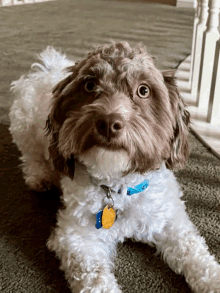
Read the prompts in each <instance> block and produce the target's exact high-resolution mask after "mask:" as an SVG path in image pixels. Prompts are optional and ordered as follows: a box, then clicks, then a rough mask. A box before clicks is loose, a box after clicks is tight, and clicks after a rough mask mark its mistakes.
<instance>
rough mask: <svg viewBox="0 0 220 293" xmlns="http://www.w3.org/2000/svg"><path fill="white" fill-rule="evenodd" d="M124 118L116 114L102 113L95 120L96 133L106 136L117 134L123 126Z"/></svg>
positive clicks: (110, 136)
mask: <svg viewBox="0 0 220 293" xmlns="http://www.w3.org/2000/svg"><path fill="white" fill-rule="evenodd" d="M124 124H125V123H124V120H123V119H122V118H121V116H120V115H118V114H110V115H102V116H99V117H98V119H97V121H96V124H95V126H96V129H97V131H98V133H99V134H100V135H102V136H104V137H106V138H108V139H109V138H112V137H116V136H118V135H119V134H120V133H121V131H122V129H123V128H124Z"/></svg>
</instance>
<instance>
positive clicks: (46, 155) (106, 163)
mask: <svg viewBox="0 0 220 293" xmlns="http://www.w3.org/2000/svg"><path fill="white" fill-rule="evenodd" d="M39 57H40V59H41V63H35V64H33V65H32V67H33V68H32V69H33V70H32V71H31V72H30V73H29V74H28V75H27V76H22V77H21V78H20V79H19V80H17V81H14V82H13V83H12V91H13V93H14V95H15V100H14V103H13V105H12V107H11V110H10V120H11V125H10V132H11V134H12V137H13V141H14V143H16V144H17V146H18V149H19V150H20V151H21V153H22V156H21V161H22V165H21V166H22V170H23V174H24V178H25V182H26V184H27V185H28V186H29V187H30V188H31V189H34V190H37V191H44V190H47V189H50V188H51V187H52V186H54V185H55V186H56V187H57V188H61V189H62V193H63V195H62V201H63V205H64V208H62V209H60V210H59V212H58V217H57V225H56V228H55V229H54V231H53V232H52V234H51V236H50V238H49V240H48V247H49V249H50V250H52V251H54V252H55V253H56V256H57V257H58V258H59V259H60V261H61V269H62V270H63V271H64V272H65V277H66V279H67V280H68V283H69V286H70V288H71V290H72V292H74V293H76V292H81V293H83V292H92V293H101V292H102V293H104V292H105V293H119V292H122V291H121V289H120V287H119V285H118V284H117V282H116V279H115V277H114V274H113V268H114V264H113V262H114V257H115V254H116V244H117V243H118V242H123V241H124V240H125V239H127V238H132V239H134V240H135V241H142V242H144V243H147V244H149V245H154V246H155V247H156V249H157V253H161V255H162V257H163V259H164V260H165V261H166V262H167V263H168V265H169V266H170V268H171V269H172V270H174V271H175V272H176V273H177V274H183V275H184V276H185V279H186V282H187V283H188V284H189V286H190V287H191V289H192V290H193V291H194V292H198V293H202V292H206V293H208V292H209V293H211V292H212V293H214V292H215V293H217V292H220V265H219V264H218V263H217V262H216V260H215V258H214V256H212V255H210V253H209V252H208V248H207V245H206V243H205V240H204V239H203V238H202V237H201V236H200V235H199V232H198V231H197V229H196V227H195V226H194V224H193V223H192V222H191V221H190V219H189V217H188V215H187V213H186V211H185V204H184V202H183V201H182V200H181V196H182V191H181V188H180V186H179V184H178V182H177V180H176V178H175V176H174V174H173V169H175V168H178V167H181V166H183V165H184V163H185V162H186V160H187V159H188V156H189V145H188V130H189V125H190V117H189V113H188V111H187V110H186V107H185V106H184V103H183V101H182V100H181V97H180V94H179V92H178V89H177V86H176V84H175V77H174V73H173V72H172V71H159V70H158V69H157V68H156V66H155V62H154V60H153V58H152V57H151V56H150V55H149V54H148V52H147V50H146V49H145V48H144V47H143V46H141V45H138V46H136V47H131V46H130V45H129V44H128V43H126V42H119V43H115V42H112V43H109V44H106V45H103V46H97V47H95V48H94V50H93V51H91V52H90V53H88V55H87V56H86V57H85V58H84V59H82V60H80V61H79V62H76V63H74V62H73V61H71V60H68V59H67V57H66V56H65V55H62V54H61V53H60V52H57V51H56V50H55V49H54V48H52V47H48V48H47V49H46V50H45V51H44V52H42V53H41V54H40V56H39Z"/></svg>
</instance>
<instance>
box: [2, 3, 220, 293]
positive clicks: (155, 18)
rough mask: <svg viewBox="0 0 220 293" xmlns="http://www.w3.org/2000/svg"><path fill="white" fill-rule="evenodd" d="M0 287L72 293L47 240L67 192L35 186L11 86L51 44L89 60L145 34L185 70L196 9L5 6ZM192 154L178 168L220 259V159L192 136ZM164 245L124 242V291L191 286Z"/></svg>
mask: <svg viewBox="0 0 220 293" xmlns="http://www.w3.org/2000/svg"><path fill="white" fill-rule="evenodd" d="M0 14H1V32H0V49H1V50H0V51H1V66H0V78H1V86H0V122H1V124H0V178H1V179H0V180H1V181H0V182H1V188H0V292H4V293H21V292H22V293H24V292H25V293H26V292H27V293H49V292H52V293H56V292H62V293H69V292H70V291H69V289H68V286H67V283H66V281H65V279H64V276H63V273H62V272H61V271H60V270H59V261H58V260H56V259H55V257H54V255H53V253H50V252H49V251H48V250H47V248H46V247H45V243H46V241H47V239H48V237H49V234H50V230H51V227H53V226H54V225H55V222H56V212H57V209H58V207H59V193H58V192H57V191H51V192H48V193H45V194H37V193H35V192H30V191H29V190H28V189H27V187H26V186H25V184H24V181H23V178H22V174H21V171H20V169H19V168H18V165H19V163H20V162H19V160H18V156H19V152H18V150H17V148H16V146H15V145H14V144H12V143H11V137H10V134H9V132H8V124H9V119H8V109H9V107H10V106H11V104H12V98H11V94H10V92H9V85H10V82H11V81H12V80H15V79H17V78H19V76H20V75H21V74H23V73H26V72H27V71H28V70H29V67H30V64H31V63H33V62H34V60H35V59H34V58H35V55H36V54H37V53H39V52H40V51H41V50H43V49H44V48H45V47H46V46H47V45H53V46H55V47H56V48H61V50H62V51H63V52H65V53H66V54H67V55H68V56H71V57H72V58H76V59H77V58H80V57H82V56H83V55H84V54H85V53H86V52H88V51H89V50H90V48H91V46H92V45H93V44H98V43H101V44H102V43H105V42H107V41H109V40H110V39H113V40H116V41H117V40H126V41H129V42H130V43H131V44H136V43H138V42H140V41H142V42H143V43H144V44H145V45H147V46H148V50H149V52H150V53H151V54H153V55H155V56H157V57H158V66H159V68H161V69H165V68H175V67H176V66H177V65H178V63H179V62H180V61H182V60H183V59H184V58H185V57H186V56H187V55H188V54H190V50H191V38H192V24H193V10H191V9H180V8H176V7H171V6H164V5H160V4H152V3H143V2H140V3H138V2H126V1H122V2H118V1H107V0H106V1H105V0H93V1H89V0H62V1H54V2H45V3H38V4H31V5H22V6H16V7H5V8H0ZM189 138H190V143H191V156H190V160H189V162H188V164H187V165H186V167H185V168H184V169H182V170H180V171H178V172H177V173H176V175H177V177H178V179H179V181H180V183H181V185H182V188H183V190H184V192H185V195H184V200H185V201H186V206H187V211H188V213H189V215H190V218H191V219H192V221H193V222H194V223H195V225H196V226H197V227H198V229H199V231H200V233H201V234H202V236H204V237H205V239H206V241H207V243H208V245H209V248H210V252H211V253H213V254H214V255H215V256H216V258H217V260H218V261H219V262H220V250H219V243H220V224H219V223H220V194H219V190H220V161H219V160H218V159H217V158H215V157H214V156H213V155H212V154H211V153H210V152H209V150H208V149H206V148H205V147H204V146H203V145H202V144H201V143H200V142H198V140H197V139H196V138H195V137H194V136H193V135H192V134H190V137H189ZM154 253H155V249H154V248H150V247H148V246H147V245H144V244H141V243H133V242H131V241H126V242H125V243H124V244H120V245H118V250H117V258H116V260H115V275H116V278H117V279H118V283H119V284H120V285H121V288H122V290H123V293H128V292H129V293H132V292H137V293H139V292H152V293H156V292H158V293H180V292H182V293H188V292H191V291H190V289H189V288H188V286H187V284H186V282H185V280H184V278H183V277H182V276H178V275H176V274H175V273H173V272H172V271H171V270H170V269H169V267H168V266H167V265H166V264H164V263H163V261H162V260H161V259H160V257H159V256H157V257H156V256H155V255H154Z"/></svg>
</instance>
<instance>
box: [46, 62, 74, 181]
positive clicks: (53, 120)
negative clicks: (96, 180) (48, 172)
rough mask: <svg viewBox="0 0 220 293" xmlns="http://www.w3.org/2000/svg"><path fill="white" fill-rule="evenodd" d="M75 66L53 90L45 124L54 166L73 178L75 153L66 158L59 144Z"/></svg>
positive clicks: (69, 69) (70, 68)
mask: <svg viewBox="0 0 220 293" xmlns="http://www.w3.org/2000/svg"><path fill="white" fill-rule="evenodd" d="M74 68H75V66H72V67H69V68H68V69H67V71H69V72H72V73H71V74H70V75H69V76H67V77H66V78H64V79H63V80H62V81H60V82H59V83H58V84H57V85H56V86H55V87H54V89H53V90H52V94H53V97H52V104H51V109H50V113H49V115H48V119H47V121H46V126H45V129H46V136H49V139H50V145H49V148H48V151H49V155H50V159H51V160H52V162H53V165H54V168H55V169H56V170H58V171H59V172H60V173H61V174H64V175H67V176H69V177H70V178H71V179H73V176H74V170H75V162H74V155H73V154H71V155H70V157H69V158H68V159H66V158H64V157H63V155H62V154H61V153H60V151H59V147H58V144H59V130H60V128H61V127H62V124H63V122H64V121H65V119H66V115H67V110H68V109H67V108H68V107H67V103H66V101H67V100H68V94H69V91H70V89H71V83H72V82H73V80H74V78H75V72H74Z"/></svg>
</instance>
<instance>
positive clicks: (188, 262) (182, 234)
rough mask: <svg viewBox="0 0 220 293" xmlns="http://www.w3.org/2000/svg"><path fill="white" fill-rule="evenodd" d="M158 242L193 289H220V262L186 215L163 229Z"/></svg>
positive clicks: (215, 291)
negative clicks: (212, 254)
mask: <svg viewBox="0 0 220 293" xmlns="http://www.w3.org/2000/svg"><path fill="white" fill-rule="evenodd" d="M178 218H179V219H180V218H181V215H179V217H178ZM167 227H168V226H167ZM156 245H157V249H158V251H159V252H161V253H162V255H163V258H164V260H165V261H166V262H167V263H168V265H169V266H170V267H171V268H172V269H173V270H174V271H175V272H176V273H178V274H183V275H184V276H185V279H186V282H187V283H188V284H189V286H190V287H191V288H192V290H193V291H194V292H197V293H218V292H220V265H219V264H218V263H217V262H216V261H215V258H214V256H211V255H210V253H209V251H208V247H207V245H206V243H205V240H204V239H203V238H202V237H201V236H200V235H199V233H198V231H197V230H196V228H195V227H194V226H193V224H192V223H191V222H190V220H189V219H188V216H187V215H186V214H183V215H182V219H181V220H178V219H177V220H176V221H173V222H172V223H171V224H170V225H169V228H166V229H165V230H164V234H163V238H162V239H160V238H159V239H158V243H157V244H156Z"/></svg>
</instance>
